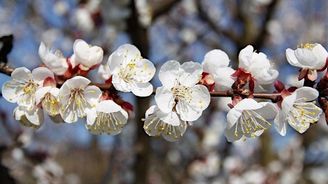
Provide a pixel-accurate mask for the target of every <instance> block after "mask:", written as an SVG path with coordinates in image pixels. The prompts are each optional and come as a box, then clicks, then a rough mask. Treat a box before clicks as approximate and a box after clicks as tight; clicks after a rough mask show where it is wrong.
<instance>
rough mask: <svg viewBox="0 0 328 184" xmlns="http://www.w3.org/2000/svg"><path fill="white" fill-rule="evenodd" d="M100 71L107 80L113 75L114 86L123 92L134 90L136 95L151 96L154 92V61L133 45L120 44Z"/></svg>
mask: <svg viewBox="0 0 328 184" xmlns="http://www.w3.org/2000/svg"><path fill="white" fill-rule="evenodd" d="M101 69H102V72H100V73H101V74H102V76H103V78H104V79H105V80H106V79H108V77H109V76H112V83H113V85H114V87H115V88H116V89H117V90H119V91H123V92H132V93H133V94H135V95H136V96H141V97H144V96H149V95H151V93H152V92H153V86H152V85H151V84H150V82H149V81H150V80H151V79H152V78H153V76H154V74H155V71H156V69H155V66H154V64H153V63H152V62H150V61H149V60H147V59H143V58H142V57H141V53H140V51H139V50H138V49H137V48H136V47H135V46H133V45H130V44H125V45H122V46H120V47H119V48H118V49H117V50H116V51H115V52H113V53H112V54H111V55H110V57H109V58H108V62H107V64H106V65H105V66H103V67H101Z"/></svg>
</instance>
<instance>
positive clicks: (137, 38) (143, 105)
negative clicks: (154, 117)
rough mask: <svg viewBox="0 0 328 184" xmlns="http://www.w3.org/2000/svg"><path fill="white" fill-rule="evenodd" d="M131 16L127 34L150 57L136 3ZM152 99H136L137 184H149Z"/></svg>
mask: <svg viewBox="0 0 328 184" xmlns="http://www.w3.org/2000/svg"><path fill="white" fill-rule="evenodd" d="M130 10H131V15H130V17H129V18H128V20H127V32H128V34H129V36H130V39H131V42H132V44H134V45H135V46H136V47H138V49H139V50H140V51H141V55H142V56H143V57H148V52H149V40H148V29H147V27H143V26H142V25H141V24H140V23H139V20H138V12H137V9H136V6H135V2H134V1H131V4H130ZM149 103H150V98H149V97H147V98H139V97H136V105H135V107H134V110H135V113H136V117H135V121H136V127H137V131H136V141H135V163H134V168H133V169H134V177H135V183H136V184H145V183H147V169H148V165H149V164H148V162H149V153H150V146H149V141H150V140H149V137H148V136H147V135H146V133H145V132H144V130H143V122H142V121H141V119H142V118H144V116H145V112H146V110H147V108H148V107H149Z"/></svg>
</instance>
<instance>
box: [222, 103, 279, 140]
mask: <svg viewBox="0 0 328 184" xmlns="http://www.w3.org/2000/svg"><path fill="white" fill-rule="evenodd" d="M276 114H277V112H276V108H275V107H274V105H273V104H272V103H268V102H256V101H255V100H254V99H251V98H246V99H243V100H241V101H240V102H239V103H237V105H236V106H235V107H234V108H232V109H231V110H230V111H229V112H228V114H227V121H228V124H227V127H226V137H227V139H228V141H231V142H232V141H236V140H239V139H240V138H246V137H248V138H249V137H256V136H259V135H261V134H262V133H263V131H264V130H265V129H267V128H269V127H270V126H271V123H270V122H269V121H268V120H270V119H274V117H275V116H276Z"/></svg>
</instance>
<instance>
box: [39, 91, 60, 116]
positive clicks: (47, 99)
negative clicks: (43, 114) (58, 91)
mask: <svg viewBox="0 0 328 184" xmlns="http://www.w3.org/2000/svg"><path fill="white" fill-rule="evenodd" d="M42 107H43V108H44V109H45V110H46V111H47V112H48V113H49V115H50V116H55V115H57V114H59V101H58V99H57V98H56V97H54V96H53V95H52V94H51V93H47V94H45V96H44V98H43V100H42Z"/></svg>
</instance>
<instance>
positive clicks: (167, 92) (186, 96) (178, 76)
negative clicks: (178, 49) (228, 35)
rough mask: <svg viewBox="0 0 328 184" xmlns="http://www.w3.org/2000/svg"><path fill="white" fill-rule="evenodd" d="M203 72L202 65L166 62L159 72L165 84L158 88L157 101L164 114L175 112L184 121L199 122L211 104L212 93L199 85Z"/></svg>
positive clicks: (160, 78)
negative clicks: (203, 112)
mask: <svg viewBox="0 0 328 184" xmlns="http://www.w3.org/2000/svg"><path fill="white" fill-rule="evenodd" d="M202 72H203V69H202V65H200V64H199V63H195V62H191V61H190V62H185V63H183V64H182V65H181V66H180V63H179V62H177V61H173V60H171V61H168V62H166V63H165V64H164V65H163V66H162V67H161V69H160V71H159V80H160V81H161V83H162V84H163V86H162V87H159V88H157V90H156V95H155V101H156V104H157V106H158V108H159V109H160V110H161V111H162V112H164V113H170V112H172V111H174V110H176V112H177V113H178V114H179V115H180V118H181V119H182V120H184V121H195V120H197V119H198V118H199V117H200V116H201V114H202V111H203V110H205V109H206V108H207V107H208V105H209V103H210V93H209V91H208V89H207V88H206V87H205V86H204V85H200V84H197V83H198V82H199V80H200V78H201V74H202Z"/></svg>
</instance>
